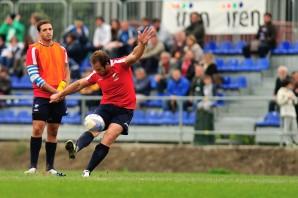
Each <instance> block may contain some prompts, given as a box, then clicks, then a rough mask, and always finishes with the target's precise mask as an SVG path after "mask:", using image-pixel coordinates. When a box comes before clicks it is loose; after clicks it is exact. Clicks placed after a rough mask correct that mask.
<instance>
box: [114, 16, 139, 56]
mask: <svg viewBox="0 0 298 198" xmlns="http://www.w3.org/2000/svg"><path fill="white" fill-rule="evenodd" d="M136 38H137V31H136V30H135V28H133V27H130V26H129V23H128V21H122V22H121V29H120V32H119V37H118V40H119V41H120V42H121V43H122V44H123V46H122V47H120V48H119V50H118V55H119V56H123V55H126V54H129V53H130V52H131V50H132V49H133V46H134V45H135V42H136Z"/></svg>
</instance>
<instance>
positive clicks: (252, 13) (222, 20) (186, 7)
mask: <svg viewBox="0 0 298 198" xmlns="http://www.w3.org/2000/svg"><path fill="white" fill-rule="evenodd" d="M194 11H197V12H199V13H200V14H201V16H202V19H203V21H204V25H205V30H206V33H207V34H255V33H256V32H257V30H258V27H259V25H261V24H263V15H264V13H265V12H266V0H230V1H227V0H192V1H186V0H180V1H179V0H176V1H174V0H164V1H163V11H162V24H163V26H164V27H165V28H166V29H168V30H169V31H170V32H171V33H175V32H177V31H180V30H183V29H185V28H186V27H187V26H188V25H189V23H190V13H191V12H194Z"/></svg>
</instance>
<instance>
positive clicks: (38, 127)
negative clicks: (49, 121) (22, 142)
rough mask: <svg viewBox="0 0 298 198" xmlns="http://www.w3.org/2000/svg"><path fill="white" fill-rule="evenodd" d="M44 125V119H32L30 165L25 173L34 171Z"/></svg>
mask: <svg viewBox="0 0 298 198" xmlns="http://www.w3.org/2000/svg"><path fill="white" fill-rule="evenodd" d="M45 126H46V122H45V121H41V120H33V121H32V127H33V129H32V136H31V139H30V167H29V169H28V170H27V171H25V172H24V173H25V174H34V173H36V168H37V162H38V156H39V151H40V148H41V143H42V133H43V131H44V128H45Z"/></svg>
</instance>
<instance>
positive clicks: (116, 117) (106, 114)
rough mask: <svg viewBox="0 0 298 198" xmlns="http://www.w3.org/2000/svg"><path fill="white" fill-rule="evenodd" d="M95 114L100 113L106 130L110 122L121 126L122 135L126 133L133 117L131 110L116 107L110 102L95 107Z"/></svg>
mask: <svg viewBox="0 0 298 198" xmlns="http://www.w3.org/2000/svg"><path fill="white" fill-rule="evenodd" d="M94 113H95V114H97V115H100V116H101V117H102V118H103V120H104V121H105V129H104V130H106V129H107V128H108V127H109V125H110V124H111V123H116V124H119V125H121V126H122V128H123V131H122V133H121V134H122V135H128V126H129V124H130V121H131V119H132V117H133V110H131V109H125V108H121V107H117V106H115V105H111V104H103V105H100V106H99V107H97V108H96V109H95V111H94Z"/></svg>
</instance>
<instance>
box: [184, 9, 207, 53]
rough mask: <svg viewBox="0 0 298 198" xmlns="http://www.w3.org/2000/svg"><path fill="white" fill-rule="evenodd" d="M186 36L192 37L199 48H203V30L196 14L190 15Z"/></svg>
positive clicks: (201, 21) (200, 20)
mask: <svg viewBox="0 0 298 198" xmlns="http://www.w3.org/2000/svg"><path fill="white" fill-rule="evenodd" d="M185 32H186V35H194V36H195V37H196V40H197V42H198V44H199V45H200V47H201V48H203V47H204V37H205V28H204V22H203V20H202V18H201V15H200V14H199V13H198V12H192V13H191V14H190V25H189V26H188V27H187V28H186V29H185Z"/></svg>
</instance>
